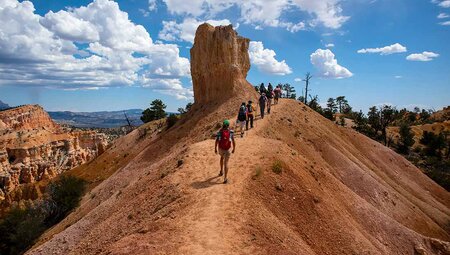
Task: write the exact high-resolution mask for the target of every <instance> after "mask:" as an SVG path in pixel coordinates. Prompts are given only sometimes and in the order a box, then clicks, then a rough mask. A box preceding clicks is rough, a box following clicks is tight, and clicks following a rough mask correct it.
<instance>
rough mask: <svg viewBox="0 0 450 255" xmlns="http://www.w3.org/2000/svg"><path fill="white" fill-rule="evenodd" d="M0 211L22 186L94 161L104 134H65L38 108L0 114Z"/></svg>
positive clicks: (104, 138)
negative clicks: (11, 193) (13, 193)
mask: <svg viewBox="0 0 450 255" xmlns="http://www.w3.org/2000/svg"><path fill="white" fill-rule="evenodd" d="M0 124H2V125H0V208H1V207H5V203H3V204H2V203H1V201H2V200H5V199H6V200H7V201H4V202H6V206H7V205H8V204H10V203H11V202H12V201H11V200H12V198H10V197H8V193H10V192H11V191H13V190H14V189H15V188H17V187H19V186H20V185H21V184H27V183H34V182H37V181H40V180H43V179H50V178H53V177H55V176H57V175H58V174H60V173H62V172H64V171H67V170H69V169H72V168H74V167H76V166H79V165H81V164H83V163H86V162H88V161H90V160H92V159H94V158H95V157H96V156H97V155H99V154H101V153H102V152H104V151H105V147H106V146H107V141H106V137H105V135H104V134H99V133H97V132H94V131H76V132H64V131H63V130H62V129H61V128H60V127H59V125H58V124H56V123H55V122H53V120H52V119H51V118H50V116H49V115H48V114H47V113H46V112H45V111H44V110H43V109H42V107H40V106H38V105H26V106H22V107H18V108H14V109H10V110H5V111H1V112H0Z"/></svg>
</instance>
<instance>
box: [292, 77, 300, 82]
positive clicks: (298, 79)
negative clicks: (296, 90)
mask: <svg viewBox="0 0 450 255" xmlns="http://www.w3.org/2000/svg"><path fill="white" fill-rule="evenodd" d="M294 81H295V82H301V81H302V78H295V79H294Z"/></svg>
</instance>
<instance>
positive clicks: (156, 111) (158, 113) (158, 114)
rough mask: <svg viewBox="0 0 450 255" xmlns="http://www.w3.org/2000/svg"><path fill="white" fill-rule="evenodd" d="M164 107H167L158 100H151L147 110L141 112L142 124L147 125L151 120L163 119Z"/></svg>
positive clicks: (164, 114)
mask: <svg viewBox="0 0 450 255" xmlns="http://www.w3.org/2000/svg"><path fill="white" fill-rule="evenodd" d="M166 107H167V106H166V105H165V104H164V103H163V102H162V101H161V100H160V99H155V100H153V101H152V103H151V104H150V108H147V109H145V110H144V111H143V112H142V116H141V120H142V122H144V123H147V122H150V121H153V120H159V119H162V118H165V117H166V116H167V113H166V111H165V109H166Z"/></svg>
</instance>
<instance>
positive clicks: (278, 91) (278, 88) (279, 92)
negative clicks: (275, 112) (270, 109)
mask: <svg viewBox="0 0 450 255" xmlns="http://www.w3.org/2000/svg"><path fill="white" fill-rule="evenodd" d="M273 92H274V94H275V95H274V98H275V99H274V104H278V99H279V98H280V97H281V86H280V85H277V87H276V88H275V89H274V91H273Z"/></svg>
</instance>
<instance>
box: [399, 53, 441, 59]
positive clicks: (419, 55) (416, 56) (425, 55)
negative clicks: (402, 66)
mask: <svg viewBox="0 0 450 255" xmlns="http://www.w3.org/2000/svg"><path fill="white" fill-rule="evenodd" d="M437 57H439V54H437V53H434V52H430V51H424V52H422V53H414V54H411V55H408V56H407V57H406V59H407V60H409V61H431V60H433V59H434V58H437Z"/></svg>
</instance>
